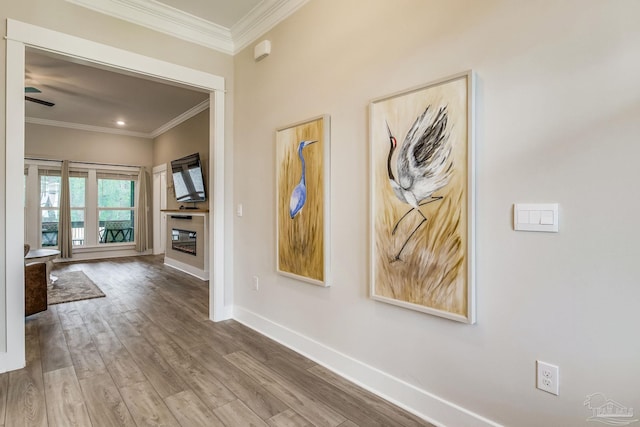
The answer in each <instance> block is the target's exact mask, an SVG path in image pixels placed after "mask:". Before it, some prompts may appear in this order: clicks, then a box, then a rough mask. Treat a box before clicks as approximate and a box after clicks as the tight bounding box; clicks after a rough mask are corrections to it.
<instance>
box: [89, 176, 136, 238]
mask: <svg viewBox="0 0 640 427" xmlns="http://www.w3.org/2000/svg"><path fill="white" fill-rule="evenodd" d="M135 186H136V182H135V180H134V179H133V178H132V177H127V176H124V177H123V176H104V175H99V176H98V234H99V242H100V243H121V242H133V237H134V232H133V227H134V221H135Z"/></svg>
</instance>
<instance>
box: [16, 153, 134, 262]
mask: <svg viewBox="0 0 640 427" xmlns="http://www.w3.org/2000/svg"><path fill="white" fill-rule="evenodd" d="M60 163H61V162H59V161H52V160H39V159H25V181H24V184H23V185H24V187H25V242H26V243H29V244H30V245H31V246H32V247H33V248H38V247H40V248H42V247H45V248H47V247H48V248H56V247H59V246H60V245H59V220H60V212H61V210H60V202H61V200H60V197H61V189H62V179H61V176H60V175H61V171H60V167H61V164H60ZM69 166H70V167H69V175H70V176H69V190H70V191H69V193H70V194H69V196H70V197H69V199H70V200H69V201H70V205H71V240H72V244H73V247H74V249H75V248H78V249H80V248H86V249H87V250H89V251H94V250H95V249H93V250H92V249H91V248H96V247H99V246H102V247H103V248H105V247H107V246H111V244H121V245H123V246H127V248H130V247H131V244H132V243H134V242H135V233H134V230H135V222H136V217H135V214H136V212H137V210H136V200H137V181H138V173H139V169H138V168H137V167H127V166H111V165H95V164H91V163H74V162H71V164H70V165H69ZM113 246H118V245H113ZM114 249H116V248H114ZM118 249H119V248H118ZM104 250H109V249H104Z"/></svg>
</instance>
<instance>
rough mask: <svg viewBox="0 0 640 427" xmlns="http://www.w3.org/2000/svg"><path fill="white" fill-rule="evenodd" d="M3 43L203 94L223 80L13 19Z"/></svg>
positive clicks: (216, 86)
mask: <svg viewBox="0 0 640 427" xmlns="http://www.w3.org/2000/svg"><path fill="white" fill-rule="evenodd" d="M7 40H15V41H18V42H22V43H24V44H25V45H28V46H33V47H37V48H40V49H44V50H47V51H50V52H55V53H59V54H62V55H64V56H71V57H74V58H77V59H82V60H85V61H88V62H91V63H93V64H100V65H104V66H107V67H109V68H116V69H118V70H122V71H126V72H129V73H133V74H138V75H143V76H147V77H153V78H156V79H159V80H163V81H169V82H173V83H177V84H182V85H187V86H189V87H193V88H198V89H204V90H207V91H218V90H219V91H224V78H223V77H220V76H216V75H213V74H209V73H205V72H204V71H199V70H195V69H192V68H187V67H184V66H182V65H177V64H172V63H170V62H166V61H162V60H159V59H156V58H151V57H148V56H144V55H140V54H138V53H134V52H130V51H127V50H124V49H120V48H117V47H113V46H108V45H105V44H102V43H96V42H92V41H90V40H86V39H82V38H80V37H75V36H71V35H68V34H64V33H59V32H57V31H52V30H47V29H45V28H42V27H37V26H35V25H31V24H26V23H24V22H20V21H15V20H13V19H7ZM22 80H24V76H23V77H22ZM23 91H24V89H23ZM22 96H23V97H24V93H23V95H22ZM22 102H24V98H23V101H22Z"/></svg>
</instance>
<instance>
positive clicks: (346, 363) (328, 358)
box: [233, 305, 500, 427]
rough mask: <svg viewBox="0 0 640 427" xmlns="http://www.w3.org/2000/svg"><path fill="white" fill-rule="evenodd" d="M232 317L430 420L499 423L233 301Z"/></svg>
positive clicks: (477, 425)
mask: <svg viewBox="0 0 640 427" xmlns="http://www.w3.org/2000/svg"><path fill="white" fill-rule="evenodd" d="M233 318H234V319H235V320H236V321H238V322H240V323H242V324H243V325H246V326H248V327H250V328H251V329H255V330H256V331H258V332H260V333H261V334H263V335H265V336H267V337H269V338H271V339H273V340H275V341H277V342H279V343H280V344H282V345H284V346H286V347H289V348H291V349H292V350H294V351H296V352H298V353H300V354H302V355H304V356H306V357H308V358H309V359H311V360H313V361H315V362H316V363H318V364H320V365H322V366H324V367H326V368H328V369H330V370H332V371H334V372H335V373H337V374H338V375H340V376H342V377H344V378H346V379H348V380H349V381H352V382H353V383H355V384H357V385H359V386H360V387H363V388H364V389H366V390H368V391H370V392H372V393H374V394H376V395H378V396H380V397H382V398H383V399H386V400H388V401H389V402H391V403H393V404H395V405H398V406H399V407H401V408H403V409H405V410H407V411H409V412H411V413H413V414H415V415H417V416H418V417H420V418H423V419H425V420H427V421H428V422H430V423H432V424H435V425H437V426H456V427H458V426H465V427H467V426H469V427H489V426H491V427H500V424H498V423H496V422H494V421H491V420H489V419H487V418H484V417H482V416H481V415H478V414H476V413H473V412H471V411H469V410H467V409H465V408H463V407H461V406H459V405H456V404H455V403H452V402H449V401H447V400H445V399H443V398H441V397H439V396H436V395H434V394H432V393H429V392H428V391H426V390H422V389H420V388H418V387H416V386H414V385H411V384H409V383H407V382H406V381H403V380H401V379H398V378H395V377H393V376H391V375H389V374H387V373H386V372H383V371H381V370H379V369H377V368H374V367H373V366H369V365H367V364H365V363H363V362H361V361H359V360H356V359H354V358H353V357H351V356H347V355H346V354H343V353H340V352H339V351H337V350H335V349H333V348H330V347H328V346H326V345H324V344H322V343H320V342H317V341H315V340H313V339H311V338H309V337H307V336H304V335H302V334H300V333H298V332H296V331H294V330H291V329H289V328H287V327H285V326H282V325H279V324H277V323H274V322H272V321H271V320H269V319H267V318H265V317H263V316H261V315H259V314H256V313H253V312H252V311H249V310H247V309H244V308H242V307H238V306H237V305H236V306H234V308H233Z"/></svg>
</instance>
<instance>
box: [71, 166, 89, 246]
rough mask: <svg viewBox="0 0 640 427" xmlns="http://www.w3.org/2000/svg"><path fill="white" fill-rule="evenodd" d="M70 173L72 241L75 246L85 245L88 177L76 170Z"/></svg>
mask: <svg viewBox="0 0 640 427" xmlns="http://www.w3.org/2000/svg"><path fill="white" fill-rule="evenodd" d="M70 175H71V176H70V177H69V190H70V191H69V193H70V194H71V241H72V243H73V246H83V245H84V244H85V237H84V235H85V218H86V204H85V200H86V195H87V177H86V176H83V175H81V174H79V173H75V172H70ZM74 175H76V176H74ZM85 175H86V174H85Z"/></svg>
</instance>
